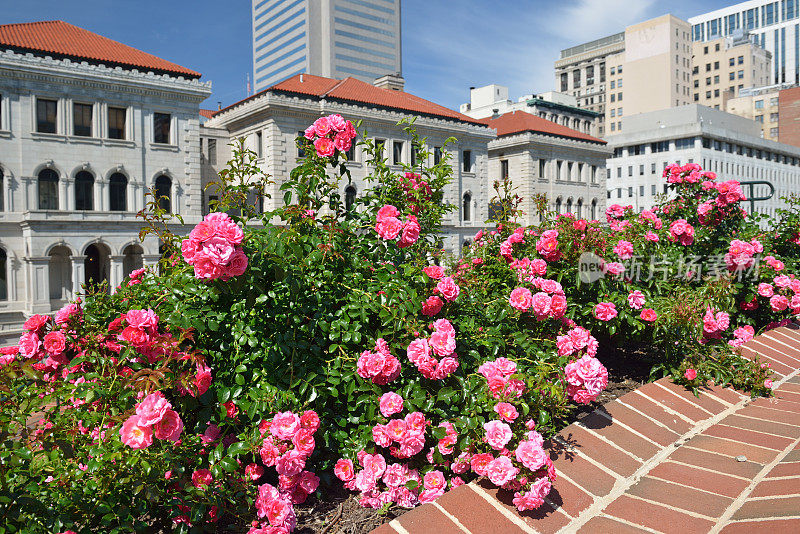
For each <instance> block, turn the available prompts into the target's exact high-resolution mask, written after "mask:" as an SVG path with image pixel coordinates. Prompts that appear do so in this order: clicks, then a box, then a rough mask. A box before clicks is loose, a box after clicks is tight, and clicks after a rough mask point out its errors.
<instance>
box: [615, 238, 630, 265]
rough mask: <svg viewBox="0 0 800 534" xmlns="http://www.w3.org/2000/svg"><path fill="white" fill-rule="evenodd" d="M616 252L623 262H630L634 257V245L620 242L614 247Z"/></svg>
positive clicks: (628, 242)
mask: <svg viewBox="0 0 800 534" xmlns="http://www.w3.org/2000/svg"><path fill="white" fill-rule="evenodd" d="M614 252H615V253H616V254H617V255H618V256H619V257H620V258H622V259H623V260H628V259H630V258H632V257H633V243H631V242H630V241H624V240H620V241H619V242H618V243H617V244H616V245H615V246H614Z"/></svg>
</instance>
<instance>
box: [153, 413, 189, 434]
mask: <svg viewBox="0 0 800 534" xmlns="http://www.w3.org/2000/svg"><path fill="white" fill-rule="evenodd" d="M153 428H154V430H155V434H156V437H157V438H158V439H165V440H168V441H178V440H179V439H180V437H181V432H183V421H181V418H180V416H179V415H178V412H176V411H175V410H167V411H166V412H165V413H164V416H163V417H162V418H161V420H160V421H158V422H157V423H156V424H155V426H154V427H153Z"/></svg>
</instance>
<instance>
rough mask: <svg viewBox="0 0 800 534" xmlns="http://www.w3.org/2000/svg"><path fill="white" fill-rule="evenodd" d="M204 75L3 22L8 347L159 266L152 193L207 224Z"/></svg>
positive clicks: (71, 34)
mask: <svg viewBox="0 0 800 534" xmlns="http://www.w3.org/2000/svg"><path fill="white" fill-rule="evenodd" d="M199 78H200V74H199V73H197V72H194V71H192V70H189V69H187V68H184V67H181V66H180V65H176V64H174V63H171V62H169V61H165V60H163V59H160V58H158V57H155V56H152V55H150V54H147V53H144V52H141V51H139V50H136V49H133V48H130V47H128V46H126V45H123V44H121V43H118V42H116V41H112V40H111V39H107V38H105V37H102V36H100V35H97V34H94V33H92V32H89V31H87V30H84V29H81V28H78V27H75V26H73V25H71V24H68V23H65V22H61V21H50V22H35V23H29V24H9V25H4V26H0V177H1V178H2V182H1V183H0V185H1V186H2V187H0V341H8V340H9V339H13V337H14V336H15V335H18V334H19V331H18V329H19V327H20V325H21V323H22V322H23V321H24V320H25V318H26V316H28V315H30V314H32V313H50V312H52V311H53V310H56V309H58V308H59V307H61V306H62V305H63V304H64V303H65V302H67V301H68V300H69V299H71V298H73V297H75V296H76V295H77V294H78V293H79V292H80V291H81V286H82V285H83V284H84V283H87V282H89V281H90V280H92V281H94V282H99V281H108V283H109V285H110V286H111V287H112V288H114V287H116V286H117V285H118V284H119V283H120V282H121V281H122V280H123V278H124V276H125V275H126V274H127V273H129V272H130V271H132V270H133V269H136V268H138V267H141V266H142V265H144V264H152V263H154V262H156V261H157V260H158V258H159V243H158V241H157V239H156V238H154V237H149V238H147V239H146V240H145V241H144V242H140V241H139V239H138V233H139V229H140V228H141V226H142V219H139V218H137V216H136V213H137V211H139V210H141V209H142V208H143V207H144V205H145V201H146V199H145V194H146V193H147V192H148V191H150V190H151V188H155V189H156V190H157V192H158V193H159V194H160V195H161V196H163V197H165V198H164V199H163V200H162V204H163V207H164V208H166V209H167V210H169V211H171V212H173V213H177V214H180V215H181V216H182V217H183V218H184V220H185V221H186V223H187V224H193V223H195V222H197V221H198V220H199V218H200V214H201V202H202V194H201V185H200V150H199V134H198V128H199V116H198V110H199V104H200V102H201V101H203V100H204V99H205V98H206V97H208V95H209V94H210V93H211V90H210V86H209V84H208V83H204V82H201V81H199Z"/></svg>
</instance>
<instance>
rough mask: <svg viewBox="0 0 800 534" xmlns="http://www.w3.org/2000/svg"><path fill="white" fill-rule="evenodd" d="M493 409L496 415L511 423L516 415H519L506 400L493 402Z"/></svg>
mask: <svg viewBox="0 0 800 534" xmlns="http://www.w3.org/2000/svg"><path fill="white" fill-rule="evenodd" d="M494 411H495V412H497V415H499V416H500V419H502V420H503V421H506V422H509V423H513V422H514V421H515V420H516V419H517V417H519V412H517V409H516V408H514V406H513V405H512V404H509V403H507V402H498V403H497V404H495V406H494Z"/></svg>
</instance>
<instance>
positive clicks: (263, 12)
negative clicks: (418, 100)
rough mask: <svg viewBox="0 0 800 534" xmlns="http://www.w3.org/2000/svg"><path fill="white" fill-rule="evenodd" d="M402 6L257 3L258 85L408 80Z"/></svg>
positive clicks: (324, 0)
mask: <svg viewBox="0 0 800 534" xmlns="http://www.w3.org/2000/svg"><path fill="white" fill-rule="evenodd" d="M400 2H401V0H253V75H254V76H253V79H254V81H255V91H260V90H261V89H264V88H266V87H269V86H271V85H273V84H275V83H278V82H280V81H282V80H285V79H286V78H289V77H291V76H294V75H295V74H300V73H307V74H315V75H318V76H326V77H330V78H345V77H347V76H352V77H354V78H358V79H360V80H363V81H365V82H369V83H372V81H373V80H374V79H375V78H379V77H381V76H383V75H385V74H400V75H402V50H401V29H400Z"/></svg>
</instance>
